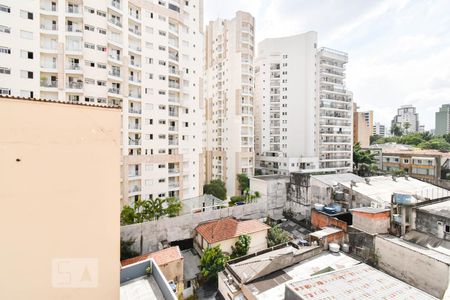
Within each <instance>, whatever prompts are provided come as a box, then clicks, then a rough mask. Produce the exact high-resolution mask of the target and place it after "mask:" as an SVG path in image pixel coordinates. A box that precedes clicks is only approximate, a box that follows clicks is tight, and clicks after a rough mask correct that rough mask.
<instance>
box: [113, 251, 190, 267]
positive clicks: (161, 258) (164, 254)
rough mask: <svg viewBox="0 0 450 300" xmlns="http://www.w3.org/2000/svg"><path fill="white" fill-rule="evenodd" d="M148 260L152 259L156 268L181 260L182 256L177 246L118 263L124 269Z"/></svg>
mask: <svg viewBox="0 0 450 300" xmlns="http://www.w3.org/2000/svg"><path fill="white" fill-rule="evenodd" d="M148 258H153V259H154V260H155V262H156V264H157V265H158V266H162V265H165V264H168V263H170V262H172V261H176V260H179V259H183V256H182V255H181V252H180V248H178V246H176V247H170V248H166V249H163V250H160V251H156V252H152V253H147V254H144V255H141V256H136V257H132V258H128V259H124V260H122V261H121V262H120V263H121V264H122V267H125V266H127V265H131V264H134V263H137V262H140V261H143V260H146V259H148Z"/></svg>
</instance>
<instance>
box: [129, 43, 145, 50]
mask: <svg viewBox="0 0 450 300" xmlns="http://www.w3.org/2000/svg"><path fill="white" fill-rule="evenodd" d="M128 48H129V49H130V50H134V51H137V52H141V50H142V49H141V46H139V45H133V44H130V45H129V46H128Z"/></svg>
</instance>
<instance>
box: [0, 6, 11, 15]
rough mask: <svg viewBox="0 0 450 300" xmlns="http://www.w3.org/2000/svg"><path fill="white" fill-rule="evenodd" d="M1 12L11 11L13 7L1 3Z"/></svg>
mask: <svg viewBox="0 0 450 300" xmlns="http://www.w3.org/2000/svg"><path fill="white" fill-rule="evenodd" d="M0 12H5V13H8V14H9V13H11V7H9V6H7V5H3V4H0Z"/></svg>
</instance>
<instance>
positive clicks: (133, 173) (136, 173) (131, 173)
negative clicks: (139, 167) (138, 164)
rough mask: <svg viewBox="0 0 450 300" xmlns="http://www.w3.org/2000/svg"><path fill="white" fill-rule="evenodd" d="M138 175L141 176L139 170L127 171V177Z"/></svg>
mask: <svg viewBox="0 0 450 300" xmlns="http://www.w3.org/2000/svg"><path fill="white" fill-rule="evenodd" d="M138 176H141V172H139V171H135V170H133V171H131V172H129V173H128V177H138Z"/></svg>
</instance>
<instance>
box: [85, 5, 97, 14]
mask: <svg viewBox="0 0 450 300" xmlns="http://www.w3.org/2000/svg"><path fill="white" fill-rule="evenodd" d="M84 10H85V11H87V12H88V13H90V14H95V9H93V8H90V7H87V6H85V7H84Z"/></svg>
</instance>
